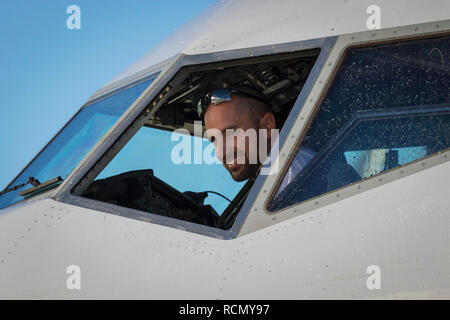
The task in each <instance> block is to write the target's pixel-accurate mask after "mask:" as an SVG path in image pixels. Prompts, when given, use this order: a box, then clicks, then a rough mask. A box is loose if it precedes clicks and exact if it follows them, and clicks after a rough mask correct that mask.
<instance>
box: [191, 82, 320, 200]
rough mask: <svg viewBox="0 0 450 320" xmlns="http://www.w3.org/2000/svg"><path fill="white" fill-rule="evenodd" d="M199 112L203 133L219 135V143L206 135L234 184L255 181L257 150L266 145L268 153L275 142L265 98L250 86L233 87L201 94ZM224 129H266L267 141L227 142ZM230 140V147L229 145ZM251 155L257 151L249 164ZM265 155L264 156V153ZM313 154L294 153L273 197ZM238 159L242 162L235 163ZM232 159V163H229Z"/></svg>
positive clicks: (258, 164) (258, 166)
mask: <svg viewBox="0 0 450 320" xmlns="http://www.w3.org/2000/svg"><path fill="white" fill-rule="evenodd" d="M198 113H199V116H200V117H203V116H204V121H205V126H206V130H207V132H208V134H209V131H211V130H210V129H215V130H214V131H215V132H216V133H219V132H220V133H222V137H221V139H222V141H223V142H222V143H217V141H219V140H218V138H219V137H216V136H214V134H213V135H210V134H209V138H210V140H211V141H212V142H213V143H214V145H215V151H216V156H217V157H218V159H219V160H220V161H221V162H222V164H223V165H224V167H225V168H226V169H227V170H228V171H229V172H230V174H231V176H232V178H233V179H234V180H235V181H244V180H247V179H256V177H257V175H258V172H259V170H260V169H261V166H262V163H263V162H264V160H265V159H261V158H260V152H259V149H260V147H261V146H264V144H266V147H267V152H266V154H269V152H270V149H271V147H272V146H273V143H274V142H275V141H273V140H275V137H272V134H271V133H272V131H271V129H279V128H277V124H276V121H275V116H274V114H273V112H272V108H271V106H270V104H269V103H268V102H267V100H266V98H265V96H264V95H263V94H262V93H260V92H259V91H258V90H256V89H254V88H253V87H250V86H232V87H228V88H224V89H216V90H213V91H211V92H209V93H208V94H206V95H204V96H203V97H202V98H201V99H200V101H199V103H198ZM226 129H233V130H236V129H242V130H243V131H244V132H246V131H247V130H249V129H253V130H256V131H257V132H259V130H260V129H266V132H267V141H266V142H261V141H260V139H261V137H260V135H259V134H257V135H256V137H257V142H256V143H253V144H250V143H248V141H249V140H248V139H247V140H246V143H245V144H244V145H242V144H239V143H237V139H229V140H228V139H226V138H225V135H226ZM230 141H231V144H230V143H229V142H230ZM252 152H256V155H257V161H250V159H254V158H252ZM263 154H264V153H263ZM314 155H315V152H314V151H313V150H311V149H309V148H302V149H300V151H299V152H297V154H296V156H295V158H294V160H293V162H292V163H291V165H290V167H289V169H288V171H287V172H286V175H285V177H284V179H283V181H282V183H281V185H280V188H279V189H278V191H277V194H276V196H277V195H278V194H279V193H280V192H281V191H282V190H283V189H284V188H285V187H286V186H287V185H288V184H289V183H290V182H291V181H292V180H293V179H294V178H295V176H296V175H297V174H298V173H299V172H300V171H301V170H302V169H303V168H304V167H305V166H306V164H307V163H308V162H309V161H310V160H311V159H312V158H313V157H314ZM239 156H241V159H245V162H244V163H242V162H243V161H237V160H238V157H239ZM230 159H231V161H230Z"/></svg>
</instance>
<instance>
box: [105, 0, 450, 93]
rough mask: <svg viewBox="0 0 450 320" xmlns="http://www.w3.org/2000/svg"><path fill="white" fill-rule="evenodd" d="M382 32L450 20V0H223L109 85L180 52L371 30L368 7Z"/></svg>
mask: <svg viewBox="0 0 450 320" xmlns="http://www.w3.org/2000/svg"><path fill="white" fill-rule="evenodd" d="M373 4H376V5H378V6H379V7H380V9H381V28H383V29H384V28H391V27H397V26H403V25H410V24H418V23H423V22H430V21H438V20H446V19H450V1H448V0H433V1H429V0H396V1H392V0H378V1H376V2H374V1H372V0H315V1H311V0H276V1H275V0H220V1H217V2H216V3H215V4H213V5H212V6H210V7H209V8H207V9H206V10H204V11H203V12H202V13H200V14H199V15H198V16H197V17H195V18H194V19H192V20H190V21H189V22H187V23H186V24H185V25H183V26H182V27H180V28H178V29H177V30H176V31H175V32H174V33H173V34H171V35H170V36H169V37H168V38H166V39H165V40H163V41H162V42H160V43H159V44H157V45H156V46H155V47H154V48H152V49H151V50H150V51H149V52H148V53H147V54H145V55H144V56H143V57H142V58H140V59H139V60H138V61H136V62H135V63H133V64H132V65H131V66H130V67H128V68H127V69H125V70H124V71H123V72H121V73H120V74H119V75H117V76H116V77H114V78H113V79H112V80H111V81H110V82H109V83H108V84H111V83H113V82H115V81H118V80H121V79H123V78H126V77H129V76H131V75H133V74H135V73H137V72H140V71H142V70H144V69H146V68H149V67H151V66H152V65H154V64H156V63H158V62H160V61H162V60H165V59H167V58H169V57H172V56H174V55H176V54H178V53H185V54H199V53H211V52H220V51H224V50H233V49H241V48H250V47H256V46H264V45H272V44H278V43H286V42H291V41H300V40H308V39H314V38H320V37H327V36H336V35H340V34H346V33H352V32H360V31H367V30H368V29H367V23H366V22H367V18H368V17H369V14H367V8H368V7H369V6H370V5H373Z"/></svg>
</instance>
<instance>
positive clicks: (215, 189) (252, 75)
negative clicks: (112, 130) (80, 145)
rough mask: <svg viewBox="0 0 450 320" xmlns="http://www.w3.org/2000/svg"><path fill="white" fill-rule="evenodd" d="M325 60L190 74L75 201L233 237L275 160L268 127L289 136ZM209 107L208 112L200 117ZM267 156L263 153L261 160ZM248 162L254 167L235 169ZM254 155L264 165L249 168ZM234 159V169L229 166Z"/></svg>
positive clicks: (307, 55)
mask: <svg viewBox="0 0 450 320" xmlns="http://www.w3.org/2000/svg"><path fill="white" fill-rule="evenodd" d="M319 53H320V49H317V48H314V49H308V50H304V51H298V52H290V53H287V54H276V55H267V56H264V57H258V59H256V58H249V59H246V60H247V61H245V60H244V59H240V60H236V61H226V62H218V63H208V64H204V65H192V66H187V67H185V68H182V69H181V70H180V71H179V72H178V73H177V74H176V75H175V76H174V78H173V79H171V81H170V82H169V83H168V84H167V85H166V86H165V89H164V90H165V91H166V92H170V93H169V94H168V95H167V96H166V97H164V95H163V94H161V95H158V99H162V100H155V101H153V102H151V104H150V105H153V103H155V106H156V104H157V102H156V101H160V104H161V105H160V107H159V108H158V109H156V110H155V111H154V112H149V114H148V116H146V117H141V118H137V119H136V122H135V124H134V125H131V126H129V128H128V130H129V133H127V132H125V133H124V134H123V139H120V138H119V139H118V140H117V141H116V145H117V146H114V145H113V146H111V148H110V149H109V151H111V152H110V153H109V152H108V151H107V152H105V154H104V155H103V158H102V159H100V160H99V161H97V163H96V164H95V165H94V166H93V168H92V169H91V172H90V173H87V174H86V175H85V178H84V179H83V180H82V181H81V182H80V183H78V185H77V186H75V187H74V188H73V189H72V191H71V192H72V194H73V195H76V196H81V197H84V198H88V199H91V200H95V201H103V202H107V203H109V204H112V205H117V206H120V207H122V208H113V209H112V210H114V211H115V212H117V211H119V212H120V214H121V215H124V216H129V217H132V218H136V217H138V218H142V219H153V218H155V217H154V216H153V215H155V214H156V215H160V216H165V217H170V218H175V219H179V220H183V221H188V222H191V223H196V224H202V225H206V226H209V227H214V228H218V229H223V230H228V229H230V228H231V227H232V226H233V223H234V221H235V220H236V217H237V214H238V212H239V211H240V209H241V208H242V206H243V204H244V201H245V198H246V196H247V195H248V194H249V191H250V188H251V187H252V185H253V183H254V181H255V179H256V177H257V175H258V173H259V171H258V170H259V169H258V168H260V167H258V166H260V165H261V163H262V160H261V159H265V158H266V155H267V154H264V151H263V150H266V149H265V148H267V145H268V140H264V139H265V138H267V136H264V134H261V132H262V131H264V129H261V128H260V127H259V126H260V125H261V121H262V120H261V118H262V117H263V116H266V118H267V119H269V120H268V122H270V125H271V126H272V130H274V131H277V130H280V129H281V128H282V126H283V123H284V122H285V120H286V118H287V117H288V115H289V113H290V111H291V108H292V106H293V105H294V102H295V101H296V99H297V97H298V96H299V94H300V91H301V90H302V88H303V85H304V84H305V82H306V80H307V78H308V76H309V73H310V72H311V70H312V68H313V66H314V64H315V61H316V59H317V57H318V55H319ZM255 60H256V61H255ZM210 94H211V95H210ZM221 94H222V96H221V97H222V99H223V101H222V102H219V103H217V101H216V100H217V97H218V96H219V95H221ZM161 97H164V99H163V98H161ZM206 97H211V101H209V102H206V100H207V99H206ZM227 99H228V100H227ZM213 100H214V101H215V102H214V106H212V105H213V102H212V101H213ZM224 101H227V102H228V103H227V104H226V103H225V102H224ZM203 102H204V103H205V104H204V105H203V107H208V106H209V108H211V109H208V110H209V112H208V111H205V110H203V111H205V112H203V113H202V112H199V110H201V109H202V108H199V106H202V103H203ZM221 103H223V104H221ZM148 110H150V108H148ZM203 116H204V117H203ZM139 121H140V122H139ZM263 124H264V123H263ZM264 125H265V124H264ZM261 126H262V125H261ZM242 128H245V129H242ZM259 129H261V130H260V131H259V132H257V131H258V130H259ZM211 130H212V131H211ZM214 130H215V131H214ZM227 130H236V132H234V133H233V134H229V132H228V131H227ZM239 130H241V131H242V132H241V133H237V132H239ZM244 130H247V131H246V132H245V133H244V132H243V131H244ZM264 132H265V131H264ZM247 133H249V135H248V136H247V135H246V134H247ZM251 133H254V134H255V135H254V136H252V135H251ZM234 134H236V136H234ZM256 134H261V136H258V138H255V139H253V138H252V137H256ZM130 137H131V139H130ZM219 137H220V138H219ZM213 138H216V139H213ZM228 138H229V139H230V140H229V141H228V140H227V139H228ZM128 139H130V140H128ZM258 139H259V140H258ZM120 140H122V141H128V142H127V144H126V145H125V146H123V145H121V144H120ZM224 140H227V141H228V142H227V143H226V144H225V143H223V141H224ZM220 141H222V143H221V142H220ZM230 141H232V142H230ZM233 141H234V142H235V143H236V145H234V144H233ZM239 141H241V142H243V144H245V145H246V147H248V149H247V148H246V147H244V146H243V145H240V146H237V145H238V144H239ZM230 146H231V147H230ZM260 146H263V147H260ZM258 147H259V151H261V152H257V153H253V154H252V153H251V151H252V152H253V151H255V150H258V149H257V148H258ZM119 148H121V149H119ZM117 150H120V151H118V153H117ZM109 154H110V155H109ZM216 154H217V156H216ZM242 154H245V157H243V158H244V159H246V160H245V161H244V162H245V164H244V163H240V164H237V163H234V164H233V162H234V161H235V160H236V159H238V157H240V156H242ZM250 154H252V155H254V154H257V155H258V156H260V158H259V163H258V162H257V161H255V162H254V163H251V164H250V163H249V160H250V159H251V156H250ZM230 155H231V163H228V164H227V163H225V162H224V163H222V161H224V158H225V156H226V157H228V156H230ZM219 159H221V160H219ZM236 161H239V160H236ZM227 162H228V161H227ZM94 178H95V180H93V179H94ZM92 180H93V181H92ZM96 206H97V207H99V204H98V203H96ZM107 207H108V208H111V206H110V205H108V206H107ZM130 209H134V210H130ZM136 210H138V212H137V211H136ZM158 220H159V218H158ZM163 221H170V222H171V223H176V222H175V221H172V220H166V219H163ZM184 225H185V224H184V223H183V224H182V226H181V227H183V226H184Z"/></svg>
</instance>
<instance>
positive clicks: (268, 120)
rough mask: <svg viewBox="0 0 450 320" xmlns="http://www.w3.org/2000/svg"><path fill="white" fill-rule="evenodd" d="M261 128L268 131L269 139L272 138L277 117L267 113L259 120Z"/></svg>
mask: <svg viewBox="0 0 450 320" xmlns="http://www.w3.org/2000/svg"><path fill="white" fill-rule="evenodd" d="M259 127H260V128H261V129H267V137H270V130H271V129H275V128H276V122H275V116H274V115H273V113H272V112H266V114H265V115H264V116H262V117H261V119H259Z"/></svg>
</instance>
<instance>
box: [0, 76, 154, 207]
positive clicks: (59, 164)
mask: <svg viewBox="0 0 450 320" xmlns="http://www.w3.org/2000/svg"><path fill="white" fill-rule="evenodd" d="M155 78H156V75H154V76H152V77H151V78H149V79H147V80H145V81H142V82H140V83H138V84H136V85H134V86H132V87H129V88H126V89H123V90H121V91H119V92H117V93H115V94H113V95H110V96H108V97H106V98H104V99H102V100H99V101H95V102H93V103H91V104H88V105H86V106H85V107H84V108H83V109H82V110H81V111H80V112H79V113H78V114H77V115H76V116H75V117H74V118H73V119H72V120H71V121H70V122H69V123H68V124H67V125H66V126H65V127H64V128H63V130H61V132H60V133H59V134H58V135H57V136H56V137H55V138H54V139H53V140H52V141H51V142H50V143H49V144H48V145H47V146H46V147H45V148H44V149H43V150H42V152H41V153H40V154H39V155H38V156H37V157H36V158H35V159H34V160H33V161H32V162H31V163H30V164H29V165H28V166H27V167H26V168H25V170H23V172H22V173H21V174H20V175H19V176H18V177H17V178H16V179H15V180H14V181H13V182H12V183H11V184H10V185H9V186H8V187H13V186H16V185H20V184H23V183H25V182H27V180H28V178H29V177H34V178H36V179H38V180H39V181H40V182H44V181H47V180H50V179H53V178H55V177H57V176H61V177H62V178H63V179H65V178H67V176H68V175H69V174H70V173H71V172H72V170H73V169H74V168H75V167H76V166H77V165H78V163H79V162H80V161H81V160H82V159H83V158H84V157H85V156H86V154H87V153H88V152H89V151H90V150H91V148H92V147H93V146H94V145H95V144H96V143H97V142H98V141H99V140H100V138H101V137H102V136H103V135H104V134H105V133H106V132H107V131H108V130H109V129H110V128H111V127H112V125H113V124H114V123H115V122H116V121H117V119H119V117H120V116H121V115H122V114H123V113H124V112H125V111H126V110H127V109H128V107H130V105H131V104H132V103H133V102H134V101H135V100H136V99H137V98H138V97H139V96H140V95H141V93H142V92H143V91H144V90H145V89H146V88H147V87H148V85H149V84H150V83H151V82H152V81H153V80H154V79H155ZM29 187H30V185H26V186H24V187H22V188H19V189H17V190H14V191H11V192H8V193H5V194H3V195H1V196H0V209H1V208H4V207H7V206H9V205H11V204H13V203H16V202H18V201H21V200H23V199H24V197H22V196H19V192H20V191H22V190H24V189H27V188H29Z"/></svg>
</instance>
